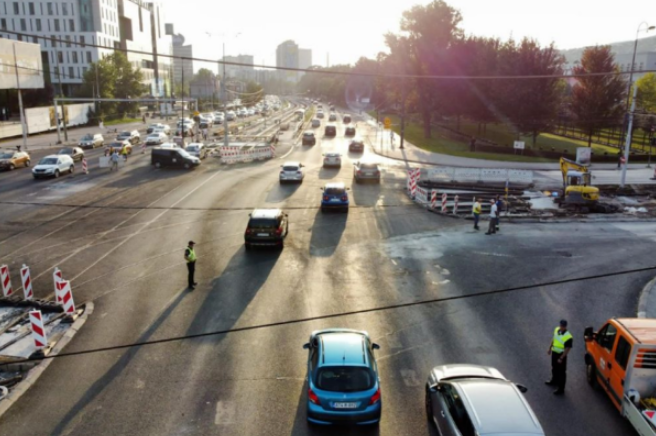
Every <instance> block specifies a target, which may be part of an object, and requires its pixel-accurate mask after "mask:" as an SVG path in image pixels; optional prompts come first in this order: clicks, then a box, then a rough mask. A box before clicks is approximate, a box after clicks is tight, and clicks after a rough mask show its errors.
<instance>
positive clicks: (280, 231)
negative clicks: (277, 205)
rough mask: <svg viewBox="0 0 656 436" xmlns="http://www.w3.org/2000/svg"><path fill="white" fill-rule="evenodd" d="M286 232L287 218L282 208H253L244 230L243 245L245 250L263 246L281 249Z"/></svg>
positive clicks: (287, 230)
mask: <svg viewBox="0 0 656 436" xmlns="http://www.w3.org/2000/svg"><path fill="white" fill-rule="evenodd" d="M288 233H289V218H288V216H287V214H286V213H284V212H283V211H282V210H280V209H255V210H254V211H253V212H252V213H251V214H250V219H249V220H248V225H247V226H246V231H245V232H244V246H245V247H246V249H247V250H250V249H251V248H252V247H264V246H268V247H278V248H280V249H282V248H283V247H284V246H285V238H286V237H287V234H288Z"/></svg>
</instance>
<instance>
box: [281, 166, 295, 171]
mask: <svg viewBox="0 0 656 436" xmlns="http://www.w3.org/2000/svg"><path fill="white" fill-rule="evenodd" d="M282 169H283V170H285V171H298V167H297V166H296V165H285V166H284V167H282Z"/></svg>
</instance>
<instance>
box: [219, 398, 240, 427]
mask: <svg viewBox="0 0 656 436" xmlns="http://www.w3.org/2000/svg"><path fill="white" fill-rule="evenodd" d="M236 414H237V408H236V407H235V404H234V403H233V402H232V401H219V402H218V403H216V415H214V424H216V425H230V424H235V415H236Z"/></svg>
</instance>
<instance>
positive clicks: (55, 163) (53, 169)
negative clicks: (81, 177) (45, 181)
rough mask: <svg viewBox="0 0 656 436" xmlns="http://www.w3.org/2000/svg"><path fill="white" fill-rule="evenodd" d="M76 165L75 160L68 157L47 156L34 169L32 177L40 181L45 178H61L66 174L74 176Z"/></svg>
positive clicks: (64, 155) (63, 155)
mask: <svg viewBox="0 0 656 436" xmlns="http://www.w3.org/2000/svg"><path fill="white" fill-rule="evenodd" d="M73 171H75V163H74V162H73V158H72V157H70V156H68V155H66V154H62V155H58V154H53V155H50V156H46V157H44V158H43V159H41V160H40V161H39V163H38V164H37V165H36V166H35V167H34V168H33V169H32V177H34V178H35V179H40V178H44V177H55V178H57V177H59V176H60V175H62V174H64V173H70V174H73Z"/></svg>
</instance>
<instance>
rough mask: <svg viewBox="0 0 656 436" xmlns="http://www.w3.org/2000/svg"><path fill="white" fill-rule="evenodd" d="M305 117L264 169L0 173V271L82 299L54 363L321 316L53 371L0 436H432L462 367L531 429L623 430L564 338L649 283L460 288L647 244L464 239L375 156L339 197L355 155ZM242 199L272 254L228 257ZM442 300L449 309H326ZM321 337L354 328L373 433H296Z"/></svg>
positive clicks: (559, 232) (584, 230)
mask: <svg viewBox="0 0 656 436" xmlns="http://www.w3.org/2000/svg"><path fill="white" fill-rule="evenodd" d="M324 125H325V120H324V122H323V123H322V127H321V129H317V130H318V137H319V140H318V142H317V145H315V146H313V147H307V146H305V147H304V146H301V145H299V144H298V143H297V142H295V143H291V142H290V140H291V132H288V133H286V134H285V135H284V136H283V138H282V139H281V143H280V144H279V147H278V153H279V155H284V154H286V153H289V156H287V157H285V158H284V159H280V158H278V159H274V160H270V161H266V162H257V163H252V164H239V165H234V166H227V167H226V166H221V165H219V163H218V162H217V161H216V160H215V159H212V158H209V159H208V160H207V161H206V162H204V163H203V165H202V166H201V167H199V168H197V169H196V170H193V171H189V172H184V171H173V170H154V169H151V168H150V166H149V165H148V158H147V156H136V157H135V159H133V160H132V161H131V162H130V165H129V166H128V167H126V168H125V169H123V170H122V171H121V172H119V173H118V174H116V173H114V174H108V173H98V174H94V173H92V174H91V175H90V176H89V177H90V178H91V180H90V181H87V180H86V179H83V178H82V177H81V176H78V175H76V176H75V177H73V178H71V181H70V184H71V185H73V186H76V187H71V186H64V187H62V188H55V189H52V187H53V186H56V185H57V184H58V183H63V181H44V182H42V183H40V182H37V183H34V182H33V181H32V180H29V182H30V183H29V184H28V183H27V182H26V181H25V183H24V184H21V182H20V180H22V179H21V177H23V176H22V175H21V172H20V171H15V172H13V173H11V174H10V175H9V176H7V175H3V176H2V177H3V179H2V182H1V183H0V186H4V185H5V183H16V185H14V187H13V188H7V189H2V190H1V191H0V205H1V206H0V221H1V222H0V224H1V227H0V247H1V249H0V250H1V251H0V262H3V263H4V262H7V263H9V264H10V266H11V267H12V270H17V268H19V266H20V265H22V264H23V263H26V264H28V265H30V267H31V269H32V275H33V279H34V285H35V292H36V294H37V296H39V297H46V296H50V295H51V291H52V290H51V279H50V274H51V271H52V267H54V266H58V267H60V268H61V269H62V270H63V273H64V277H65V278H67V279H69V280H72V285H73V291H74V296H75V300H76V301H77V302H83V301H93V302H94V303H95V311H94V313H93V315H92V316H91V317H90V319H89V320H88V321H87V323H86V324H85V326H84V327H83V329H82V330H81V331H80V332H79V333H78V334H77V335H76V337H75V338H74V340H73V341H72V342H71V343H70V344H69V346H68V347H67V349H66V351H67V352H72V351H81V350H86V349H90V348H97V347H107V346H111V345H120V344H127V343H133V342H143V341H156V340H158V339H164V338H169V337H174V336H184V335H190V334H198V333H205V332H211V331H217V330H225V329H231V328H238V327H246V326H253V325H259V324H266V323H275V322H279V321H287V320H294V319H298V320H302V319H304V318H310V317H318V316H323V315H335V316H334V317H331V318H329V319H324V320H315V321H307V322H298V323H294V324H288V325H284V326H278V327H268V328H261V329H255V330H250V331H246V332H238V333H231V334H227V335H226V334H224V335H214V336H207V337H204V338H199V339H191V340H182V341H176V342H168V343H162V344H157V345H149V346H143V347H137V348H132V349H127V350H126V349H122V350H117V351H108V352H101V353H96V354H87V355H82V356H77V357H66V358H60V359H56V360H55V361H54V362H53V363H52V365H51V366H50V367H49V368H48V369H47V371H46V372H45V373H44V374H43V375H42V377H41V378H40V379H39V380H38V382H37V383H36V384H35V385H34V386H33V387H32V388H31V389H30V390H29V391H28V392H27V393H26V394H25V395H24V396H23V397H22V398H21V399H20V400H19V401H18V403H17V404H15V405H14V406H13V407H12V408H11V409H10V410H9V411H8V412H7V413H6V414H5V415H4V416H3V417H2V418H0V433H1V434H11V435H15V436H22V435H25V436H34V435H64V434H65V435H89V434H94V435H108V436H109V435H112V436H114V435H147V434H148V435H150V434H167V435H191V434H194V435H210V434H212V435H214V434H220V435H267V436H271V435H290V434H291V435H307V434H325V435H328V434H330V435H332V434H380V435H423V434H434V431H433V430H432V429H430V428H429V426H428V424H427V422H426V419H425V416H424V409H423V392H424V391H423V385H424V382H425V378H426V376H427V374H428V371H429V370H430V368H432V367H433V366H435V365H440V364H445V363H476V364H484V365H491V366H494V367H496V368H498V369H499V370H500V371H501V372H502V373H503V374H504V375H505V376H506V377H508V378H509V379H511V380H513V381H516V382H518V383H522V384H524V385H526V386H527V387H528V388H529V391H528V392H527V393H526V396H527V399H528V401H529V402H530V404H531V406H532V407H533V409H534V410H535V412H536V414H537V416H538V418H539V420H540V421H541V423H542V425H543V427H544V429H545V431H546V433H547V434H548V435H600V436H603V435H609V436H610V435H613V436H616V435H620V434H632V430H631V428H630V427H629V426H628V425H627V423H626V422H625V421H624V419H623V418H622V417H621V416H620V415H619V413H618V412H617V411H616V410H615V409H614V407H613V406H612V404H611V402H610V400H609V399H608V398H605V396H604V395H603V394H601V393H600V392H595V391H592V390H591V389H590V388H589V387H588V385H587V384H586V381H585V374H584V366H583V360H582V355H583V341H582V332H583V328H584V327H585V326H588V325H593V326H599V325H600V323H602V322H603V321H605V320H606V319H607V318H608V317H611V316H633V315H634V314H635V309H636V305H637V297H638V292H639V289H640V288H641V287H642V285H644V284H645V283H646V282H647V281H648V280H649V279H650V278H651V277H650V276H649V275H647V274H633V275H622V276H616V277H613V278H607V279H597V280H588V281H576V282H572V283H569V284H565V285H558V286H540V287H534V288H531V289H527V290H522V291H514V292H508V293H498V294H494V295H476V294H480V293H481V292H485V291H491V290H498V289H505V288H509V287H516V286H521V285H532V284H540V283H548V282H549V281H553V280H562V279H566V278H577V277H582V276H589V275H594V274H597V273H605V272H611V271H619V270H622V269H625V268H630V267H631V268H633V267H640V266H647V265H651V264H652V263H653V260H652V257H653V256H652V252H653V250H654V241H652V240H651V239H649V238H645V236H644V231H642V230H640V231H638V230H635V229H633V228H632V227H631V226H626V225H623V226H619V225H613V224H594V225H592V224H557V225H546V224H523V225H510V224H504V223H503V222H502V230H501V234H499V235H495V236H491V237H489V236H484V235H483V234H482V232H480V233H478V232H474V231H473V230H472V229H471V224H470V223H469V222H465V221H462V220H455V219H451V218H444V217H440V216H438V215H435V214H431V213H428V212H426V211H425V210H423V209H420V208H419V207H417V206H414V205H412V204H411V203H410V201H409V200H408V198H407V196H406V195H405V194H404V192H403V188H404V186H405V178H404V168H403V167H402V166H401V165H400V164H399V163H398V162H395V161H387V160H382V161H381V162H382V164H383V177H382V178H383V180H382V183H381V184H380V185H374V184H367V185H351V179H352V171H353V168H352V162H353V161H355V160H357V159H359V158H360V156H358V155H352V154H349V153H348V151H347V148H346V147H347V142H348V141H347V140H346V139H345V138H344V137H343V125H341V124H339V123H338V136H337V138H334V139H326V138H323V137H322V134H321V133H320V132H322V131H323V126H324ZM359 126H362V124H360V125H359ZM360 133H363V134H366V133H367V132H360ZM327 151H340V152H342V153H343V154H344V156H345V158H344V165H343V166H342V168H341V169H340V170H327V169H323V168H321V160H322V157H321V154H322V153H324V152H327ZM369 155H370V152H369V150H366V151H365V156H369ZM378 159H380V158H378ZM285 160H290V161H291V160H296V161H301V162H303V163H304V164H305V165H306V166H307V167H306V177H305V180H304V182H303V183H302V184H300V185H280V184H279V183H278V171H279V166H280V165H281V164H282V163H283V162H284V161H285ZM5 177H6V178H7V180H5ZM78 179H80V180H82V181H80V182H77V180H78ZM338 180H339V181H344V182H345V183H347V185H349V186H351V188H352V191H351V201H352V205H351V209H350V212H349V213H348V214H339V213H330V214H322V213H321V212H320V211H319V208H318V205H319V201H320V195H321V192H320V191H319V188H320V187H322V186H323V185H324V184H325V183H327V182H330V181H338ZM80 185H84V186H83V187H82V188H80ZM51 191H52V192H51ZM12 201H13V202H15V201H23V202H25V201H28V202H30V201H31V202H35V203H39V204H34V205H24V204H21V205H16V204H9V203H8V202H12ZM42 203H50V204H51V205H43V204H42ZM53 203H56V204H59V205H58V206H55V205H52V204H53ZM62 204H65V205H66V206H62ZM71 205H78V206H79V207H70V206H71ZM255 207H281V208H284V209H286V210H287V211H288V212H289V217H290V222H291V225H290V233H289V237H288V239H287V241H286V245H285V248H284V250H283V251H282V252H277V251H268V250H263V251H255V252H248V253H247V252H245V250H244V248H243V231H244V228H245V226H246V222H247V219H248V213H249V212H250V211H251V210H252V209H253V208H255ZM189 239H193V240H195V241H196V242H197V243H198V245H197V247H196V252H197V254H198V256H199V261H198V264H197V279H198V281H199V282H200V284H199V286H198V287H197V288H196V290H195V291H193V292H189V291H186V290H185V287H186V268H185V265H184V260H183V250H184V247H185V245H186V242H187V241H188V240H189ZM468 295H469V296H470V297H469V298H464V297H466V296H468ZM446 297H463V298H457V299H452V300H450V301H445V302H440V303H432V304H426V305H419V306H412V307H406V308H401V309H389V310H380V311H373V312H367V313H361V314H351V315H348V316H339V315H340V314H342V313H344V312H354V311H359V310H365V309H371V308H376V307H383V306H388V305H394V304H400V303H407V302H413V301H418V300H425V299H434V298H446ZM561 318H567V319H569V321H570V327H571V330H572V332H573V333H574V336H575V342H574V350H573V353H572V354H571V359H570V362H569V378H568V386H567V394H566V395H565V396H564V397H562V398H558V397H554V396H553V395H552V394H551V390H550V389H549V388H547V387H546V386H544V385H543V381H544V380H546V379H547V378H548V377H549V370H550V368H549V357H548V356H547V353H546V352H547V348H548V345H549V342H550V339H551V333H552V331H553V328H554V327H555V326H556V325H557V322H558V320H560V319H561ZM326 327H350V328H357V329H364V330H367V331H369V333H370V335H371V336H372V338H373V339H374V340H375V341H376V342H378V343H379V344H380V345H381V350H380V351H379V352H378V355H377V357H378V364H379V369H380V371H381V374H380V376H381V381H382V395H383V404H384V406H383V418H382V422H381V424H380V426H379V427H376V428H350V427H346V428H339V429H333V428H327V429H325V428H315V427H312V426H308V425H307V423H306V421H305V402H306V394H305V392H306V388H307V387H306V384H305V380H304V378H305V369H306V366H305V365H306V363H305V362H306V352H305V350H303V349H302V345H303V343H304V342H306V341H307V338H308V336H309V334H310V332H311V331H312V330H315V329H320V328H326Z"/></svg>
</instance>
